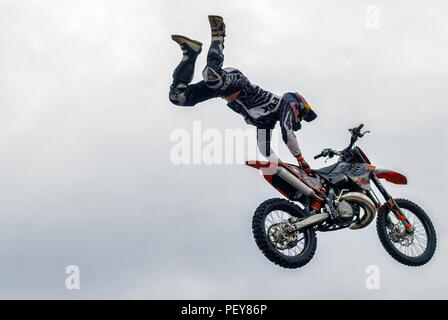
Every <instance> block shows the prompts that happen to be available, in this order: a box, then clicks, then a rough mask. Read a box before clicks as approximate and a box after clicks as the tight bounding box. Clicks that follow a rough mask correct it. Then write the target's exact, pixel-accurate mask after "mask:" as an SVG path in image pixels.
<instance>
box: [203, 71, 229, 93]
mask: <svg viewBox="0 0 448 320" xmlns="http://www.w3.org/2000/svg"><path fill="white" fill-rule="evenodd" d="M202 77H203V78H204V82H205V84H206V85H207V87H209V88H212V89H218V88H219V87H221V86H222V84H223V83H224V81H223V79H222V76H221V75H220V74H219V73H218V72H217V71H216V70H214V69H212V68H210V67H208V66H207V67H205V69H204V71H202Z"/></svg>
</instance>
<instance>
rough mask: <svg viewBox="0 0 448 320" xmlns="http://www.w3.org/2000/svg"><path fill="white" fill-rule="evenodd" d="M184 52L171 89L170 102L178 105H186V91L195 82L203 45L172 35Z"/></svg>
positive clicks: (174, 73) (175, 71)
mask: <svg viewBox="0 0 448 320" xmlns="http://www.w3.org/2000/svg"><path fill="white" fill-rule="evenodd" d="M171 39H173V40H174V41H175V42H177V43H178V44H179V45H180V47H181V49H182V52H183V57H182V61H181V62H180V63H179V65H178V66H177V67H176V69H175V70H174V72H173V83H172V85H171V87H170V93H169V98H170V101H171V102H172V103H174V104H177V105H184V103H185V102H186V100H187V97H186V96H185V91H186V89H187V87H188V85H189V83H190V82H191V81H192V80H193V75H194V67H195V63H196V59H197V57H198V55H199V54H200V53H201V51H202V43H201V42H199V41H196V40H192V39H189V38H187V37H184V36H180V35H172V36H171Z"/></svg>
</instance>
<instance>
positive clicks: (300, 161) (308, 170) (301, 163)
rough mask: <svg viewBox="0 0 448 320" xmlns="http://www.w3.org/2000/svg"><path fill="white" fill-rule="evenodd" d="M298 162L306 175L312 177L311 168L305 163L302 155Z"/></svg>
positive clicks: (299, 156)
mask: <svg viewBox="0 0 448 320" xmlns="http://www.w3.org/2000/svg"><path fill="white" fill-rule="evenodd" d="M297 161H298V162H299V165H300V167H301V168H302V169H303V170H304V171H305V172H306V174H308V175H310V174H311V173H312V172H311V168H310V166H309V165H308V163H307V162H306V161H305V159H303V157H302V155H298V156H297Z"/></svg>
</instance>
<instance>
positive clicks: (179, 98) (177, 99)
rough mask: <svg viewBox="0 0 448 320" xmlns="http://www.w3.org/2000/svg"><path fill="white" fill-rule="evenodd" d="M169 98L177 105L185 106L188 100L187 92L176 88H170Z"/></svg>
mask: <svg viewBox="0 0 448 320" xmlns="http://www.w3.org/2000/svg"><path fill="white" fill-rule="evenodd" d="M169 99H170V101H171V102H172V103H173V104H175V105H177V106H183V105H184V103H185V101H186V100H187V97H186V96H185V93H184V92H183V91H180V90H176V89H174V90H170V93H169Z"/></svg>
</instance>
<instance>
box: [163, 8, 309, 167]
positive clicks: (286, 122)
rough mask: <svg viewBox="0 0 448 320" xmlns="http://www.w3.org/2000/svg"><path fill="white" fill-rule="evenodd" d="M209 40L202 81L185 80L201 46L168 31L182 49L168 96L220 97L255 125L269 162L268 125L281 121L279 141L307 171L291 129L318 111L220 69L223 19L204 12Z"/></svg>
mask: <svg viewBox="0 0 448 320" xmlns="http://www.w3.org/2000/svg"><path fill="white" fill-rule="evenodd" d="M208 20H209V22H210V27H211V33H212V41H211V45H210V48H209V51H208V55H207V65H206V67H205V69H204V70H203V72H202V75H203V78H204V80H202V81H200V82H198V83H195V84H190V82H191V81H192V80H193V74H194V68H195V63H196V59H197V57H198V55H199V54H200V53H201V51H202V43H201V42H199V41H196V40H192V39H189V38H187V37H184V36H180V35H172V36H171V38H172V39H173V40H174V41H175V42H177V43H178V44H179V45H180V47H181V49H182V52H183V57H182V61H181V62H180V64H179V65H178V66H177V67H176V69H175V70H174V73H173V83H172V85H171V87H170V92H169V99H170V101H171V102H172V103H173V104H175V105H178V106H194V105H196V104H197V103H199V102H202V101H205V100H208V99H212V98H217V97H220V98H223V99H225V100H226V101H227V106H229V107H230V108H231V109H232V110H233V111H235V112H237V113H239V114H241V115H242V116H243V117H244V120H245V121H246V123H248V124H250V125H253V126H255V127H257V145H258V149H259V150H260V153H261V154H262V155H263V156H264V157H266V159H268V160H269V161H279V159H278V158H277V156H276V154H275V153H274V152H273V151H272V149H271V146H270V141H271V135H272V130H273V129H274V127H275V124H276V122H277V121H279V122H280V127H281V133H282V140H283V141H284V142H285V144H286V146H287V147H288V149H289V151H290V152H291V153H292V155H293V156H294V157H295V158H296V159H297V161H298V163H299V165H300V167H301V168H302V169H303V170H304V171H305V172H306V173H307V174H311V173H312V171H311V168H310V166H309V165H308V163H307V162H306V161H305V159H304V158H303V156H302V152H301V150H300V148H299V144H298V142H297V138H296V136H295V134H294V131H297V130H299V129H300V128H301V127H302V126H301V121H302V120H305V121H307V122H310V121H313V120H314V119H315V118H316V117H317V115H316V113H315V112H314V111H313V110H312V109H311V107H310V106H309V105H308V103H307V102H306V100H305V99H304V98H303V97H302V96H301V95H300V94H298V93H292V92H288V93H286V94H284V95H283V96H278V95H275V94H273V93H271V92H269V91H266V90H263V89H261V88H260V87H259V86H257V85H254V84H252V83H250V81H249V80H248V79H247V77H246V76H244V75H243V74H242V73H241V71H239V70H237V69H234V68H222V65H223V61H224V54H223V49H224V38H225V24H224V21H223V18H222V17H220V16H213V15H211V16H208Z"/></svg>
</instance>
